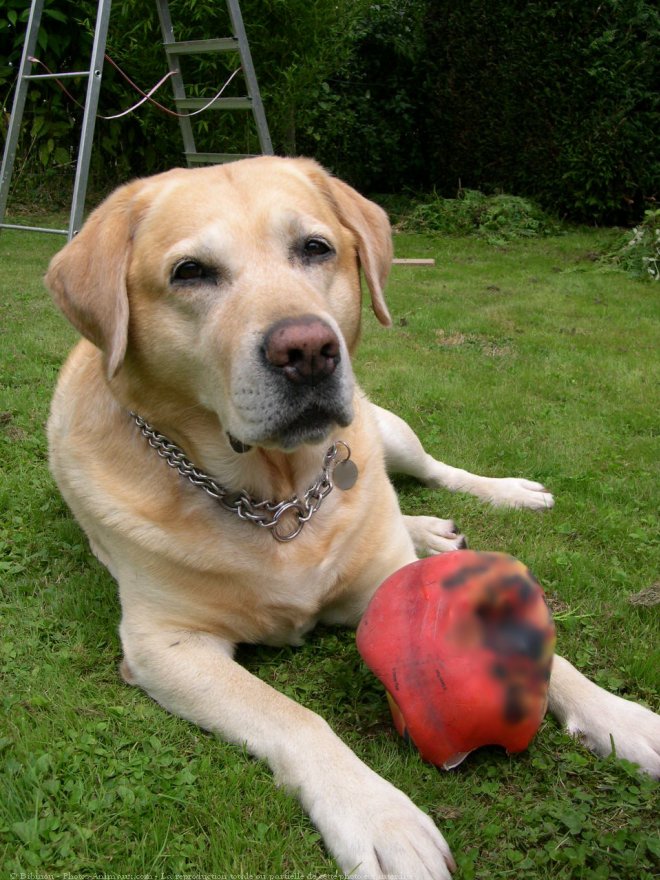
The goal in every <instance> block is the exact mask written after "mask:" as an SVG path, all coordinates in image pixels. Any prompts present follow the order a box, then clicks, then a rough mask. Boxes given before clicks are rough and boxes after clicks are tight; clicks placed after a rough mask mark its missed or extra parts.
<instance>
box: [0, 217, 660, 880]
mask: <svg viewBox="0 0 660 880" xmlns="http://www.w3.org/2000/svg"><path fill="white" fill-rule="evenodd" d="M61 244H62V241H61V239H59V238H55V237H49V236H45V235H41V236H39V235H34V234H26V233H22V234H21V233H9V232H4V233H2V234H1V235H0V263H1V265H2V273H1V274H0V303H1V305H0V308H1V310H2V322H1V323H0V467H1V469H2V483H1V487H0V577H1V579H2V591H1V597H2V598H1V606H0V608H1V611H0V614H1V617H2V620H1V625H2V640H1V642H0V675H1V676H2V690H1V699H2V703H3V724H2V729H1V731H0V756H1V758H2V767H3V769H2V779H1V786H2V787H1V790H0V876H1V877H5V876H8V875H10V874H11V872H15V873H20V872H21V871H22V872H30V871H31V872H34V873H42V874H43V873H46V872H50V873H52V874H55V875H58V874H59V875H60V876H61V875H62V873H63V872H66V871H68V872H72V873H79V874H83V875H85V876H88V875H92V874H95V873H102V872H109V873H118V874H119V873H121V874H151V875H158V876H160V875H161V874H163V875H165V876H167V875H172V874H174V873H189V874H193V873H194V874H216V875H217V874H240V873H243V874H255V875H256V874H263V875H266V876H270V875H278V874H284V873H286V872H289V873H292V872H295V871H299V872H301V873H303V874H304V875H312V876H319V875H322V874H330V875H333V874H334V873H335V870H336V868H335V866H334V863H333V862H332V860H331V859H329V858H328V857H327V855H326V854H325V853H324V850H323V848H322V845H321V844H320V842H319V838H318V835H317V834H316V832H315V830H314V828H313V827H312V825H311V824H310V822H309V821H308V820H307V818H306V817H305V816H304V814H303V813H302V811H301V810H300V808H299V807H298V806H297V804H296V803H295V802H294V801H293V800H292V799H290V798H289V797H288V796H287V795H286V794H285V793H284V792H282V791H280V790H278V789H276V788H275V786H274V785H273V783H272V780H271V777H270V774H269V772H268V770H267V768H266V767H265V766H264V765H263V764H261V763H258V762H255V761H253V760H251V759H249V758H248V757H246V756H245V755H244V754H243V753H242V752H241V750H240V749H238V748H235V747H232V746H228V745H226V744H223V743H221V742H218V741H217V740H215V739H213V738H212V737H209V736H207V735H205V734H204V733H202V732H201V731H200V730H198V729H197V728H195V727H194V726H192V725H190V724H188V723H186V722H184V721H181V720H179V719H176V718H173V717H171V716H168V715H167V714H166V713H165V712H164V711H163V710H161V709H160V708H159V707H158V706H157V705H155V704H154V703H152V702H151V701H150V700H149V698H148V697H146V696H145V695H144V694H142V693H141V692H140V691H137V690H135V689H131V688H129V687H127V686H125V685H124V684H122V683H121V681H120V679H119V677H118V674H117V666H118V663H119V660H120V646H119V641H118V637H117V624H118V621H119V609H118V604H117V599H116V592H115V586H114V584H113V582H112V580H111V579H110V577H109V575H108V574H107V573H106V572H105V570H104V569H102V568H101V566H99V565H98V563H96V562H95V560H94V559H92V557H91V555H90V553H89V552H88V549H87V547H86V542H85V540H84V538H83V536H82V535H81V533H80V531H79V529H78V528H77V526H76V525H75V523H74V522H73V521H72V519H71V517H70V515H69V513H68V511H67V509H66V508H65V506H64V504H63V502H62V501H61V499H60V497H59V495H58V493H57V491H56V489H55V487H54V485H53V483H52V481H51V478H50V476H49V474H48V471H47V466H46V444H45V439H44V422H45V419H46V414H47V409H48V401H49V397H50V394H51V391H52V388H53V385H54V383H55V379H56V374H57V370H58V367H59V364H60V363H61V361H62V359H63V357H64V355H65V353H66V351H67V349H68V348H69V347H70V345H71V344H72V342H73V340H74V338H75V334H74V333H73V331H72V330H71V329H70V328H68V326H67V325H66V324H65V322H64V320H63V319H61V318H60V317H59V315H57V314H56V312H55V309H54V308H53V307H52V306H51V304H50V301H49V299H48V297H47V295H46V294H45V292H44V290H43V288H42V283H41V276H42V274H43V272H44V270H45V268H46V265H47V262H48V259H49V258H50V256H51V255H52V254H53V253H54V251H55V250H56V249H57V248H58V247H59V246H60V245H61ZM608 244H611V236H608V235H607V234H605V233H594V232H571V233H569V234H566V235H563V236H561V237H554V238H546V239H543V240H532V241H523V242H517V243H512V244H510V245H509V246H508V247H507V248H506V249H504V250H502V249H496V248H494V247H492V246H491V245H489V244H488V243H487V242H484V241H481V240H477V239H473V238H463V239H458V238H451V239H440V238H433V237H423V236H412V235H407V236H399V237H398V239H397V244H396V247H397V253H398V255H400V256H433V257H435V259H436V261H437V265H436V268H434V269H426V268H424V269H422V268H419V269H415V268H408V267H405V268H404V267H395V268H394V270H393V273H392V279H391V283H390V303H391V306H392V312H393V315H394V316H395V326H394V328H393V329H392V330H391V331H385V330H382V329H381V328H378V327H377V325H376V322H375V319H373V317H372V316H371V315H365V327H364V340H363V346H362V349H361V353H360V356H359V359H358V363H357V372H358V374H359V377H360V380H361V382H362V383H363V385H364V386H365V387H366V389H367V390H368V391H369V393H370V394H371V395H372V397H373V398H374V399H375V400H376V401H377V402H378V403H380V404H382V405H384V406H388V407H390V408H392V409H394V410H395V411H398V412H399V413H400V414H401V415H403V416H404V417H405V418H406V419H407V420H408V421H409V422H410V423H411V424H412V425H413V427H414V428H415V429H416V430H417V431H418V432H419V434H420V435H421V437H422V438H423V440H424V442H425V443H426V445H427V447H428V449H429V450H430V451H431V452H432V453H433V454H434V455H436V456H437V457H440V458H442V459H443V460H445V461H447V462H449V463H451V464H454V465H457V466H463V467H466V468H467V469H469V470H472V471H475V472H477V473H484V474H492V475H501V476H515V475H520V476H526V477H529V478H532V479H538V480H541V481H543V482H545V483H546V484H547V485H548V487H549V488H550V489H551V490H552V491H553V492H554V493H555V495H556V498H557V506H556V507H555V509H554V510H553V511H552V512H551V513H549V514H547V515H537V514H532V513H528V512H524V511H497V510H491V509H489V508H487V507H484V506H482V505H481V504H479V503H478V502H477V501H476V500H474V499H472V498H470V497H465V496H452V495H449V494H448V493H444V492H436V491H433V492H432V491H429V490H426V489H422V488H419V487H417V486H416V485H415V484H413V483H412V482H411V481H408V480H400V481H398V485H399V488H400V490H401V496H402V504H403V506H404V508H405V510H407V511H408V512H413V513H414V512H416V511H420V512H421V511H424V512H428V513H435V514H437V515H440V516H443V517H445V516H452V517H454V518H456V520H457V521H458V522H459V524H460V526H461V528H462V529H463V531H464V532H465V533H466V534H467V535H468V536H469V539H470V542H471V546H473V547H475V548H477V549H487V548H488V549H496V550H503V551H506V552H509V553H512V554H513V555H516V556H519V557H520V558H522V559H524V560H525V562H527V563H528V564H529V565H530V566H531V568H532V569H533V571H534V572H535V573H536V575H537V576H538V577H539V578H540V580H541V582H542V583H543V584H544V585H545V587H546V590H547V592H548V594H549V597H550V600H551V602H552V605H553V607H554V608H555V609H556V611H557V618H558V620H557V625H558V634H559V650H560V652H561V653H563V654H565V655H566V656H568V657H569V658H570V659H571V660H573V661H574V662H576V663H577V664H578V665H579V666H580V667H581V668H582V669H583V670H585V671H586V672H587V673H588V674H590V675H591V676H592V677H593V678H595V679H596V680H597V681H598V682H599V683H601V684H604V685H605V686H607V687H609V688H611V689H613V690H615V691H616V692H618V693H620V694H623V695H626V696H630V697H632V698H635V699H641V700H643V701H645V702H646V703H647V704H648V705H650V706H652V707H653V708H655V709H656V710H657V709H658V708H659V693H660V681H659V677H658V676H659V673H658V670H659V669H660V652H659V646H660V638H659V636H660V623H659V619H658V607H657V606H656V607H645V606H644V605H639V604H633V603H631V602H630V598H631V597H634V596H635V595H637V594H639V593H640V592H641V591H642V590H644V589H646V588H648V587H650V586H652V585H653V583H654V582H656V581H657V578H658V573H657V572H658V545H657V508H658V494H657V486H658V447H657V433H658V424H657V413H658V411H659V409H660V408H659V406H658V390H657V389H658V387H659V386H658V358H657V351H656V350H657V331H658V326H657V317H658V311H657V299H656V300H655V301H654V295H655V292H654V290H653V289H652V288H651V286H650V285H648V284H642V283H641V282H636V281H633V280H630V279H628V278H626V277H625V276H624V275H622V274H620V273H616V272H611V271H609V272H605V271H603V270H602V269H601V268H600V267H599V266H598V264H597V263H596V262H594V259H593V256H594V254H596V253H598V252H600V251H602V250H603V248H605V247H606V246H607V245H608ZM239 657H240V659H241V660H242V662H244V663H245V664H246V665H247V666H248V667H249V668H250V669H251V670H252V671H254V672H255V673H256V674H258V675H260V676H261V677H262V678H263V679H265V680H266V681H268V682H269V683H270V684H272V685H273V686H274V687H277V688H279V689H281V690H282V691H284V692H286V693H287V694H290V695H291V696H293V697H295V698H296V699H299V700H300V701H302V702H304V703H305V704H306V705H308V706H310V707H311V708H313V709H315V710H317V711H319V712H321V713H322V714H323V715H324V716H325V717H326V718H327V719H328V720H329V722H330V723H331V724H332V725H333V727H334V728H335V729H336V730H337V731H338V732H339V733H340V735H341V736H343V737H344V739H345V740H346V741H347V742H348V743H349V744H350V745H351V746H352V747H353V748H354V749H355V750H356V751H357V752H358V753H359V754H360V756H361V757H363V758H364V759H365V760H366V761H367V763H368V764H370V765H371V766H372V767H374V768H375V769H376V770H378V771H379V772H380V773H381V774H382V775H384V776H386V777H387V778H388V779H390V780H391V781H392V782H394V783H395V784H396V785H398V786H399V787H400V788H402V789H403V790H404V791H405V792H406V793H408V794H409V795H410V796H411V797H412V798H413V799H414V800H415V801H416V803H418V804H419V805H420V806H422V807H423V808H424V809H426V810H427V811H428V812H429V813H430V814H431V815H432V816H433V818H434V819H435V820H436V821H437V822H438V824H439V825H440V827H441V828H442V831H443V833H444V834H445V836H446V837H447V839H448V841H449V843H450V845H451V846H452V849H453V851H454V853H455V855H456V857H457V860H458V863H459V871H458V874H457V877H458V878H459V880H469V878H479V880H482V878H510V877H513V876H515V877H516V878H523V880H525V878H527V880H575V878H578V880H581V878H584V880H604V878H611V880H624V878H625V880H650V878H652V877H657V876H658V870H659V867H660V861H659V859H660V847H659V845H658V812H659V807H660V803H659V801H658V789H657V787H656V786H654V785H653V784H652V783H651V782H650V781H648V780H647V779H644V778H641V777H639V776H638V775H637V774H636V773H635V771H634V770H633V769H632V768H631V767H630V766H628V765H626V764H624V763H619V762H617V761H616V760H614V759H607V760H603V759H599V758H596V757H594V756H592V755H591V754H589V753H588V752H586V751H585V750H584V749H583V748H582V747H581V746H579V745H578V744H576V743H574V742H573V741H572V740H570V739H569V738H568V737H567V736H565V735H564V734H563V733H562V732H561V731H560V730H559V729H558V727H557V725H556V724H555V722H554V721H553V720H551V719H548V720H547V721H546V722H545V723H544V725H543V727H542V729H541V731H540V732H539V734H538V736H537V737H536V739H535V740H534V742H533V744H532V746H531V747H530V749H529V750H528V751H527V752H525V753H524V754H522V755H517V756H514V757H507V756H506V755H505V754H504V753H503V752H501V751H499V750H496V749H488V750H483V751H481V752H479V753H477V754H475V755H473V756H471V758H469V759H468V761H466V763H465V764H463V765H462V766H461V767H460V768H459V769H458V770H457V771H453V772H452V773H442V772H439V771H437V770H435V769H434V768H433V767H430V766H428V765H425V764H423V763H422V762H421V761H420V759H419V757H418V756H417V755H416V754H415V753H414V752H413V751H411V750H410V749H409V748H408V747H407V746H406V745H405V744H404V743H403V742H402V741H401V740H400V739H399V738H398V737H397V736H396V734H395V733H394V731H393V728H392V726H391V724H390V720H389V715H388V709H387V704H386V701H385V698H384V696H383V692H382V690H381V688H380V686H379V684H378V683H377V682H376V681H375V679H374V678H373V677H372V676H371V675H370V673H369V672H368V671H367V670H366V668H365V667H364V665H363V664H362V663H361V661H360V659H359V657H358V655H357V653H356V650H355V647H354V642H353V634H352V633H350V632H347V631H341V630H338V631H333V630H321V631H318V632H316V633H314V634H313V635H312V637H311V638H310V639H309V641H308V644H307V645H306V646H305V647H303V648H300V649H283V650H272V649H261V648H249V649H248V648H246V649H242V650H241V652H240V654H239Z"/></svg>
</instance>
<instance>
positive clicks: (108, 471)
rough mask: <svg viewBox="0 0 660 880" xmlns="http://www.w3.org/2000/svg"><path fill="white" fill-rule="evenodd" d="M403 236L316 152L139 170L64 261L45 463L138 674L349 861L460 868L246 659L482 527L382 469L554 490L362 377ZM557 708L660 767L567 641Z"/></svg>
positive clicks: (557, 662) (289, 639) (429, 825)
mask: <svg viewBox="0 0 660 880" xmlns="http://www.w3.org/2000/svg"><path fill="white" fill-rule="evenodd" d="M391 259H392V245H391V233H390V226H389V222H388V220H387V217H386V215H385V213H384V212H383V211H382V210H381V209H380V208H379V207H378V206H376V205H375V204H373V203H372V202H370V201H368V200H366V199H365V198H363V197H362V196H360V195H359V194H358V193H357V192H355V191H354V190H353V189H352V188H351V187H349V186H348V185H347V184H345V183H343V182H341V181H340V180H338V179H336V178H334V177H332V176H331V175H330V174H328V173H327V172H326V171H325V170H323V169H322V168H321V167H320V166H319V165H317V164H316V163H315V162H313V161H312V160H305V159H281V158H273V157H259V158H253V159H246V160H242V161H239V162H235V163H233V164H230V165H226V166H216V167H208V168H198V169H194V170H190V169H174V170H171V171H168V172H165V173H163V174H160V175H157V176H155V177H152V178H147V179H143V180H136V181H133V182H131V183H128V184H127V185H125V186H122V187H121V188H120V189H118V190H117V191H116V192H114V193H113V194H112V195H111V196H110V197H109V198H108V199H107V200H106V201H105V202H104V203H103V204H101V205H100V207H98V208H97V209H96V210H95V211H94V212H93V213H92V214H91V216H90V217H89V219H88V220H87V222H86V224H85V225H84V227H83V229H82V230H81V232H80V234H79V235H78V236H77V237H76V238H74V239H73V240H72V241H71V242H70V243H69V244H67V245H66V246H65V247H64V249H63V250H62V251H61V252H60V253H59V254H57V255H56V256H55V257H54V258H53V260H52V262H51V265H50V267H49V270H48V273H47V276H46V282H47V285H48V287H49V288H50V290H51V292H52V294H53V297H54V299H55V302H56V303H57V305H58V306H59V307H60V308H61V310H62V311H63V312H64V314H65V316H66V317H67V318H68V319H69V320H70V321H71V323H72V324H73V325H74V327H76V328H77V330H78V331H79V332H80V333H81V334H82V337H84V338H83V339H82V340H81V341H80V342H79V343H78V345H77V346H76V347H75V349H74V350H73V352H72V353H71V355H70V357H69V359H68V361H67V362H66V364H65V366H64V367H63V370H62V373H61V376H60V379H59V382H58V385H57V389H56V391H55V395H54V398H53V403H52V409H51V415H50V419H49V424H48V436H49V449H50V466H51V470H52V473H53V475H54V477H55V480H56V482H57V484H58V486H59V488H60V490H61V492H62V495H63V496H64V498H65V500H66V501H67V503H68V504H69V506H70V508H71V510H72V511H73V513H74V515H75V517H76V518H77V520H78V522H79V523H80V525H81V526H82V528H83V529H84V531H85V532H86V533H87V536H88V538H89V542H90V545H91V549H92V551H93V552H94V553H95V555H96V556H97V557H98V559H99V560H100V561H101V562H102V563H103V564H104V565H106V566H107V568H108V569H109V571H110V572H111V574H112V575H113V577H114V578H115V579H116V580H117V582H118V586H119V595H120V600H121V607H122V619H121V625H120V635H121V643H122V649H123V655H124V659H123V662H122V665H121V671H122V674H123V676H124V678H125V680H126V681H127V682H129V683H131V684H134V685H137V686H139V687H141V688H143V689H144V690H145V691H146V692H147V693H148V694H150V695H151V696H152V697H153V698H154V699H155V700H156V701H157V702H158V703H160V704H161V705H162V706H164V707H165V708H166V709H167V710H169V711H170V712H173V713H174V714H176V715H179V716H182V717H183V718H186V719H188V720H190V721H192V722H194V723H195V724H197V725H199V726H200V727H202V728H204V729H206V730H208V731H212V732H214V733H215V734H218V735H219V736H221V737H223V738H224V739H226V740H229V741H231V742H233V743H239V744H246V746H247V749H248V750H249V751H250V752H251V753H252V754H253V755H255V756H257V757H259V758H262V759H264V760H266V761H267V762H268V763H269V765H270V767H271V768H272V771H273V772H274V774H275V777H276V779H277V781H278V782H279V783H281V784H283V785H285V786H287V787H288V788H289V789H290V790H291V791H292V792H294V793H295V794H296V795H297V796H298V797H299V799H300V801H301V803H302V805H303V806H304V808H305V809H306V810H307V812H308V813H309V815H310V817H311V819H312V821H313V822H314V824H315V825H316V827H317V828H318V830H319V831H320V833H321V834H322V836H323V839H324V841H325V844H326V846H327V848H328V850H329V852H330V853H331V854H332V855H333V857H334V858H335V860H336V862H337V864H338V865H339V866H340V868H341V869H342V870H343V871H345V872H347V873H350V874H351V876H352V877H357V878H382V877H386V876H388V875H396V876H400V877H405V878H412V880H422V878H434V880H438V878H445V880H446V878H448V877H449V876H450V873H451V871H452V870H453V868H454V861H453V858H452V855H451V852H450V850H449V847H448V845H447V843H446V842H445V840H444V838H443V836H442V835H441V833H440V832H439V831H438V829H437V828H436V827H435V825H434V824H433V822H432V821H431V820H430V819H429V817H428V816H427V815H425V814H424V813H423V812H422V811H421V810H420V809H418V808H417V807H416V806H415V805H414V804H413V803H412V802H411V801H410V800H409V799H408V798H407V797H406V796H405V795H404V794H402V793H401V792H400V791H398V790H397V789H396V788H394V787H393V786H392V785H391V784H390V783H388V782H387V781H385V780H384V779H382V778H381V777H379V776H378V775H377V774H376V773H374V772H373V771H372V770H371V769H369V768H368V767H367V766H366V765H365V764H364V763H362V762H361V761H360V760H359V759H358V758H357V756H356V755H355V754H354V753H353V752H352V751H351V750H350V749H349V748H348V747H347V746H346V745H344V743H343V742H342V741H341V740H340V739H339V738H338V737H337V736H336V735H335V734H334V733H333V732H332V730H331V729H330V727H329V726H328V725H327V723H326V722H325V721H323V720H322V719H321V718H320V717H319V716H317V715H316V714H314V713H312V712H310V711H309V710H307V709H305V708H304V707H302V706H300V705H298V704H296V703H295V702H294V701H292V700H290V699H289V698H288V697H286V696H284V695H283V694H281V693H279V692H277V691H275V690H274V689H272V688H270V687H269V686H267V685H266V684H264V683H263V682H261V681H260V680H258V679H257V678H256V677H254V676H252V675H251V674H249V673H248V672H247V671H246V670H245V669H244V668H243V667H241V666H240V665H239V664H238V663H236V662H235V660H234V659H233V656H234V651H235V647H236V645H237V644H238V643H241V642H245V643H264V644H267V645H283V644H294V645H297V644H300V643H301V642H302V640H303V638H304V636H305V633H307V632H308V631H309V630H310V629H311V628H312V627H314V625H315V624H316V623H318V622H323V623H326V624H331V625H339V624H341V625H351V626H354V625H355V624H356V623H357V622H358V621H359V619H360V617H361V615H362V613H363V612H364V610H365V607H366V605H367V603H368V601H369V599H370V597H371V595H372V594H373V592H374V590H375V589H376V588H377V587H378V585H379V584H380V583H381V582H382V581H383V580H384V579H385V578H386V577H387V576H389V575H390V574H392V572H394V571H395V570H396V569H398V568H400V567H401V566H403V565H406V564H407V563H410V562H412V561H413V560H414V559H415V558H416V556H417V554H418V553H439V552H443V551H447V550H452V549H456V548H459V547H462V546H464V545H465V541H464V538H463V536H462V535H460V534H459V533H458V531H457V529H456V527H455V525H454V523H453V522H452V521H451V520H442V519H437V518H435V517H408V516H402V514H401V512H400V510H399V506H398V502H397V499H396V496H395V492H394V489H393V487H392V485H391V483H390V481H389V479H388V476H387V471H388V470H390V471H398V472H402V473H405V474H410V475H412V476H413V477H416V478H418V479H419V480H421V481H422V482H424V483H425V484H426V485H429V486H443V487H446V488H448V489H450V490H460V491H467V492H472V493H474V494H476V495H478V496H479V497H481V498H482V499H484V500H486V501H489V502H491V503H494V504H500V505H513V506H519V507H527V508H532V509H546V508H550V507H551V506H552V504H553V499H552V496H551V495H550V494H549V493H548V492H547V491H546V490H545V489H544V488H543V486H541V485H539V484H538V483H534V482H530V481H526V480H519V479H492V478H487V477H481V476H477V475H474V474H470V473H467V472H466V471H463V470H459V469H456V468H452V467H450V466H448V465H445V464H443V463H441V462H439V461H436V460H435V459H433V458H432V457H431V456H430V455H428V454H427V453H426V452H425V451H424V449H423V447H422V445H421V443H420V442H419V440H418V439H417V437H416V436H415V434H414V433H413V431H412V430H411V429H410V428H409V427H408V425H406V424H405V423H404V422H403V421H401V419H399V418H398V417H397V416H395V415H393V414H392V413H389V412H387V411H385V410H383V409H380V408H379V407H377V406H375V405H374V404H372V403H370V402H369V400H368V399H367V398H366V397H365V395H364V394H363V393H362V392H361V391H360V389H359V388H358V387H357V386H356V383H355V379H354V376H353V372H352V369H351V355H352V354H353V352H354V351H355V348H356V346H357V343H358V338H359V334H360V311H361V286H360V272H361V273H362V275H363V276H364V279H365V281H366V286H367V287H368V290H369V294H370V297H371V305H372V307H373V310H374V312H375V314H376V316H377V318H378V320H379V321H380V322H381V323H382V324H384V325H388V324H390V323H391V319H390V315H389V312H388V309H387V305H386V303H385V299H384V296H383V288H384V285H385V281H386V278H387V275H388V272H389V268H390V264H391ZM168 465H169V467H168ZM549 708H550V711H552V712H553V713H554V714H555V715H556V717H557V718H558V719H559V720H560V721H561V722H562V723H563V724H564V725H565V727H566V728H567V729H568V730H569V731H570V732H571V733H572V734H574V735H578V736H580V738H581V739H582V740H583V741H584V742H585V743H586V744H587V745H588V746H589V747H590V748H591V749H593V750H594V751H595V752H597V753H599V754H601V755H606V754H609V753H610V751H611V749H612V743H614V747H615V748H616V752H617V755H618V756H620V757H624V758H628V759H629V760H631V761H634V762H636V763H637V764H639V765H640V767H641V768H642V769H643V770H645V771H646V772H648V773H651V774H655V775H658V774H660V717H659V716H657V715H654V714H653V713H652V712H650V711H649V710H647V709H645V708H643V707H641V706H639V705H636V704H634V703H632V702H629V701H626V700H623V699H621V698H619V697H617V696H614V695H612V694H609V693H607V692H606V691H604V690H602V689H601V688H599V687H597V686H596V685H595V684H593V683H592V682H590V681H588V680H587V679H586V678H585V677H584V676H583V675H582V674H581V673H579V672H578V671H577V670H576V669H575V668H574V667H573V666H571V665H570V664H569V663H568V662H567V661H566V660H564V659H562V658H561V657H555V659H554V663H553V671H552V677H551V681H550V692H549Z"/></svg>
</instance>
